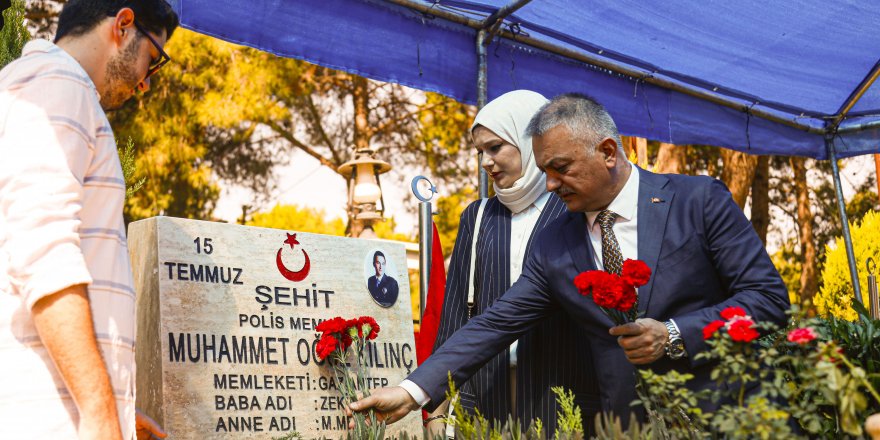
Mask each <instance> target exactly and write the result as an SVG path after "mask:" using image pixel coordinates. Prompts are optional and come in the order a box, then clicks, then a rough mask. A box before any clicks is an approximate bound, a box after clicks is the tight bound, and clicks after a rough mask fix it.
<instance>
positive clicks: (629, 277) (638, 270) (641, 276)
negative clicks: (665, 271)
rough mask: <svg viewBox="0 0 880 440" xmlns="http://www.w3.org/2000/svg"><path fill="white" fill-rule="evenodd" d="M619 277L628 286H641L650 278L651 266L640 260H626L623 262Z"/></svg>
mask: <svg viewBox="0 0 880 440" xmlns="http://www.w3.org/2000/svg"><path fill="white" fill-rule="evenodd" d="M621 277H622V278H623V281H625V282H626V283H627V284H629V285H630V286H634V287H641V286H644V285H645V284H648V280H650V279H651V268H650V267H648V265H647V264H645V262H644V261H642V260H629V259H628V260H626V261H624V262H623V269H622V270H621Z"/></svg>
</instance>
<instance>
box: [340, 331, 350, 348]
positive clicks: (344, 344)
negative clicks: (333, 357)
mask: <svg viewBox="0 0 880 440" xmlns="http://www.w3.org/2000/svg"><path fill="white" fill-rule="evenodd" d="M351 343H352V339H351V336H349V335H348V334H347V333H343V334H342V349H343V350H346V349H348V347H351Z"/></svg>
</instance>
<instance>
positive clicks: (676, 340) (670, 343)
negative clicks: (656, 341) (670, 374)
mask: <svg viewBox="0 0 880 440" xmlns="http://www.w3.org/2000/svg"><path fill="white" fill-rule="evenodd" d="M663 324H665V325H666V331H667V332H669V338H668V339H666V356H669V359H672V360H677V359H681V358H684V357H685V356H687V352H686V351H685V350H684V340H683V339H681V332H679V331H678V326H677V325H675V323H674V322H672V320H669V321H666V322H664V323H663Z"/></svg>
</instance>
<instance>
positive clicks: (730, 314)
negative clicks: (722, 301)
mask: <svg viewBox="0 0 880 440" xmlns="http://www.w3.org/2000/svg"><path fill="white" fill-rule="evenodd" d="M737 316H746V311H745V310H743V308H742V307H728V308H726V309H724V310H722V311H721V317H722V318H724V319H726V320H728V321H730V320H731V319H733V318H734V317H737Z"/></svg>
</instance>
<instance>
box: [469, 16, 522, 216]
mask: <svg viewBox="0 0 880 440" xmlns="http://www.w3.org/2000/svg"><path fill="white" fill-rule="evenodd" d="M530 1H531V0H514V1H513V2H511V3H509V4H507V5H505V6H502V7H501V8H499V9H498V10H497V11H495V12H493V13H492V15H490V16H488V17H486V19H485V20H483V22H482V23H480V29H479V30H478V31H477V110H481V109H482V108H483V107H484V106H485V105H486V101H488V99H489V90H488V89H489V59H488V56H487V55H486V46H488V45H489V43H490V42H492V37H493V36H494V35H495V33H496V32H498V29H499V28H500V27H501V23H502V22H503V21H504V19H505V18H506V17H507V16H508V15H510V14H513V13H514V12H516V11H517V10H518V9H519V8H521V7H523V6H525V5H526V4H527V3H528V2H530ZM479 168H480V198H481V199H485V198H488V197H489V176H488V175H487V174H486V170H484V169H483V167H482V166H480V167H479Z"/></svg>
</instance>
